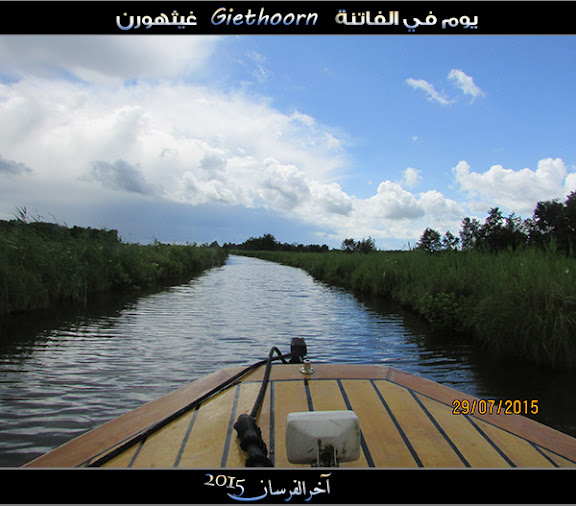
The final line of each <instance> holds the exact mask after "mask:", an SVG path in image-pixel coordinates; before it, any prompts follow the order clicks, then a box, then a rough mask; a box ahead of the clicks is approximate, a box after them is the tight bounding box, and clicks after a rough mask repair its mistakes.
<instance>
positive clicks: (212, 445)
mask: <svg viewBox="0 0 576 506" xmlns="http://www.w3.org/2000/svg"><path fill="white" fill-rule="evenodd" d="M238 392H239V387H235V388H232V389H230V390H227V391H226V392H224V393H222V394H220V395H218V396H216V397H215V398H213V399H211V400H210V401H208V402H207V403H206V404H205V405H202V406H201V407H200V409H199V410H198V413H197V415H196V420H195V422H194V426H193V427H192V430H191V431H190V436H189V438H188V441H187V443H186V446H185V447H184V449H183V452H182V456H181V458H180V464H179V467H181V468H186V467H204V468H217V467H220V466H221V463H222V454H223V450H224V446H225V444H226V434H227V433H228V427H229V423H230V415H231V414H232V409H233V406H234V401H235V399H236V395H237V393H238ZM141 453H142V452H141ZM139 464H140V456H138V458H137V459H136V462H135V463H134V467H137V466H138V465H139Z"/></svg>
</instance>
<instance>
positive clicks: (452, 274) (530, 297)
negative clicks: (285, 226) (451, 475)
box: [242, 248, 576, 367]
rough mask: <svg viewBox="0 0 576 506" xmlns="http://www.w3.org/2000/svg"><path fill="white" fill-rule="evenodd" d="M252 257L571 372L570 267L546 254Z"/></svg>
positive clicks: (574, 298)
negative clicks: (384, 300)
mask: <svg viewBox="0 0 576 506" xmlns="http://www.w3.org/2000/svg"><path fill="white" fill-rule="evenodd" d="M242 253H243V254H251V253H250V252H242ZM254 256H258V257H260V258H263V259H267V260H272V261H275V262H280V263H283V264H287V265H292V266H295V267H300V268H302V269H304V270H306V271H307V272H309V273H310V274H311V275H312V276H313V277H314V278H316V279H318V280H321V281H324V282H326V283H329V284H333V285H338V286H341V287H344V288H346V289H349V290H353V291H358V292H364V293H368V294H374V295H377V296H382V297H388V298H390V299H392V300H394V301H396V302H399V303H400V304H402V305H403V306H405V307H408V308H410V309H411V310H413V311H415V312H417V313H418V314H420V315H422V316H423V317H424V318H425V319H426V320H427V321H428V322H429V323H430V324H431V325H432V327H434V328H435V329H438V330H439V331H443V332H446V331H450V332H455V333H461V334H463V335H464V334H468V335H472V336H474V337H475V338H476V339H478V340H479V341H480V342H481V343H483V344H484V345H485V346H486V347H487V348H488V349H490V350H494V351H499V352H504V353H508V354H512V355H515V356H516V357H519V358H522V359H526V360H529V361H531V362H534V363H537V364H542V365H548V366H553V367H575V366H576V260H575V259H570V258H566V257H565V256H564V255H560V254H558V253H556V252H555V251H553V250H548V251H543V250H539V249H535V248H534V249H526V250H523V251H515V252H511V251H510V252H501V253H499V254H488V253H482V252H479V251H469V252H456V251H452V252H450V251H447V252H443V253H440V254H428V253H425V252H423V251H409V252H377V253H372V254H369V255H362V254H346V253H340V252H331V253H288V252H273V251H266V252H256V253H254Z"/></svg>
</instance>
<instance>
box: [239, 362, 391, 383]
mask: <svg viewBox="0 0 576 506" xmlns="http://www.w3.org/2000/svg"><path fill="white" fill-rule="evenodd" d="M312 367H313V368H314V374H313V375H312V376H310V379H312V380H317V379H336V378H340V379H367V378H373V379H385V378H386V377H387V375H388V369H389V368H388V367H387V366H381V365H363V364H315V363H312ZM301 368H302V364H273V365H272V370H271V373H270V380H271V381H276V380H290V379H295V380H298V379H304V377H305V376H304V375H303V374H302V373H301V372H300V369H301ZM264 370H265V367H264V366H262V367H260V368H258V369H257V370H256V371H255V372H253V373H252V374H251V375H250V377H249V378H248V379H247V380H248V381H260V380H261V379H262V377H263V375H264Z"/></svg>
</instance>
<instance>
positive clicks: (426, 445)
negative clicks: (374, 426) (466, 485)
mask: <svg viewBox="0 0 576 506" xmlns="http://www.w3.org/2000/svg"><path fill="white" fill-rule="evenodd" d="M374 385H375V386H376V387H377V388H378V390H379V391H380V393H381V394H382V397H383V398H384V400H385V402H386V403H387V404H388V406H389V408H390V410H391V411H392V413H393V416H394V418H395V419H396V421H397V423H398V424H399V425H400V427H401V429H400V430H402V431H403V432H404V434H405V437H406V438H407V440H408V441H409V443H410V444H411V445H412V447H413V449H414V451H415V453H416V455H417V456H418V458H419V459H420V462H421V464H422V465H423V466H424V467H464V463H463V462H462V460H461V459H460V458H459V457H458V455H457V454H456V453H455V452H454V450H453V449H452V448H451V447H450V445H449V444H448V442H447V441H446V439H445V438H444V436H443V435H442V434H441V433H440V432H439V431H438V429H437V428H436V426H435V425H434V424H433V423H432V422H431V421H430V419H429V418H428V416H426V414H425V413H424V411H423V410H422V408H421V407H420V405H419V404H418V403H417V402H416V400H415V399H414V397H412V395H411V394H410V392H409V391H408V389H406V388H404V387H401V386H399V385H396V384H394V383H391V382H389V381H385V380H379V381H374Z"/></svg>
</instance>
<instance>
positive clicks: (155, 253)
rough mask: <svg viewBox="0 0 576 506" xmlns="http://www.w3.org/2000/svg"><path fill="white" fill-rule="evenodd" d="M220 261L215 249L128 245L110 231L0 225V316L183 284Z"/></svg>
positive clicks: (222, 254) (48, 225)
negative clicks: (95, 296) (111, 293)
mask: <svg viewBox="0 0 576 506" xmlns="http://www.w3.org/2000/svg"><path fill="white" fill-rule="evenodd" d="M226 256H227V253H226V252H225V251H224V250H222V249H220V248H207V247H197V246H195V245H186V246H181V245H168V244H162V243H159V242H155V243H154V244H150V245H140V244H128V243H124V242H122V241H121V240H120V239H119V238H118V234H117V232H116V231H114V230H97V229H91V228H80V227H73V228H72V229H69V228H67V227H63V226H61V225H55V224H53V223H41V222H33V223H24V222H21V221H17V220H13V221H10V222H6V221H0V314H6V313H11V312H15V311H28V310H32V309H38V308H45V307H48V306H49V305H51V304H54V303H62V302H86V300H87V299H88V298H89V296H90V295H91V294H93V293H95V292H102V291H105V290H122V291H126V290H140V289H144V288H149V287H152V286H154V285H157V284H169V283H174V282H179V281H183V280H185V279H187V278H190V277H192V276H194V275H195V274H197V273H199V272H201V271H202V270H204V269H208V268H210V267H213V266H215V265H221V264H222V263H223V262H224V261H225V258H226Z"/></svg>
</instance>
